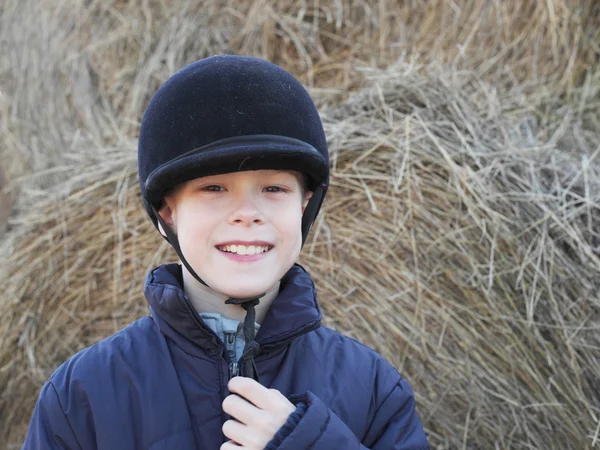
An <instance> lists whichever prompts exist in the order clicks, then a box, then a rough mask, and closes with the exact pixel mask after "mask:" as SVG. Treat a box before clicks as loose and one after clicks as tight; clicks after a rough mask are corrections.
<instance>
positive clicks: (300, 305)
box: [144, 264, 321, 356]
mask: <svg viewBox="0 0 600 450" xmlns="http://www.w3.org/2000/svg"><path fill="white" fill-rule="evenodd" d="M182 286H183V280H182V273H181V266H180V265H179V264H165V265H162V266H160V267H157V268H156V269H154V270H152V271H150V272H149V273H148V276H147V277H146V282H145V284H144V294H145V296H146V299H147V300H148V303H149V305H150V312H151V314H152V318H153V319H154V322H155V323H156V324H157V326H158V327H159V329H160V331H161V332H162V333H163V334H164V335H165V336H168V337H169V338H171V339H172V340H174V341H175V342H176V343H177V344H178V345H179V346H180V347H181V348H182V349H183V350H184V351H186V352H188V353H190V354H194V355H200V354H202V353H203V352H207V353H209V354H211V355H213V356H214V355H216V354H219V353H220V352H221V351H222V349H223V344H222V343H221V341H220V339H219V338H218V337H217V335H216V334H215V333H214V331H213V330H212V329H211V328H210V327H209V326H208V325H207V324H206V323H205V322H204V321H203V320H202V319H201V318H200V316H199V315H198V313H197V312H196V311H195V310H194V308H193V307H192V305H191V302H190V301H189V299H188V298H187V296H186V294H185V292H184V291H183V289H182ZM320 321H321V311H320V309H319V305H318V303H317V297H316V289H315V286H314V284H313V282H312V280H311V278H310V276H309V275H308V273H307V272H306V271H305V270H304V268H303V267H302V266H300V265H299V264H294V265H293V266H292V268H291V269H290V270H289V271H288V272H287V273H286V274H285V275H284V277H283V278H282V279H281V287H280V291H279V294H278V295H277V297H276V298H275V300H273V303H272V304H271V307H270V308H269V311H268V312H267V314H266V316H265V318H264V320H263V323H262V325H261V327H260V330H259V331H258V333H257V335H256V341H257V342H258V343H259V344H260V346H261V348H266V347H271V346H278V345H280V344H283V343H285V342H287V341H288V340H289V339H292V338H293V337H295V336H298V335H300V334H304V333H307V332H308V331H311V330H314V329H316V328H318V327H319V326H320Z"/></svg>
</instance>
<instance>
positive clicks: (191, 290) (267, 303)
mask: <svg viewBox="0 0 600 450" xmlns="http://www.w3.org/2000/svg"><path fill="white" fill-rule="evenodd" d="M181 269H182V273H183V290H184V292H185V293H186V294H187V296H188V297H189V299H190V302H192V305H193V306H194V308H195V309H196V311H197V312H198V314H201V313H205V312H211V313H213V312H216V313H219V314H221V315H222V316H224V317H227V318H229V319H235V320H239V321H240V322H243V321H244V318H245V317H246V310H245V309H244V308H242V307H241V306H240V305H226V304H225V301H227V300H228V299H229V297H228V296H227V295H225V294H221V293H220V292H217V291H215V290H213V289H211V288H209V287H208V286H205V285H203V284H201V283H200V282H199V281H198V280H196V279H195V278H194V277H193V276H192V274H191V273H190V272H189V271H188V270H187V269H186V268H185V266H183V265H182V266H181ZM279 286H280V282H277V284H275V286H273V287H272V288H271V289H269V290H268V291H267V293H266V294H265V296H264V297H262V298H261V299H260V303H259V304H258V305H257V306H256V308H255V311H256V322H257V323H258V324H262V322H263V319H264V318H265V316H266V314H267V311H268V310H269V308H270V307H271V303H273V300H275V297H277V294H278V293H279Z"/></svg>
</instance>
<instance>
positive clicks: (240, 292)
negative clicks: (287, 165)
mask: <svg viewBox="0 0 600 450" xmlns="http://www.w3.org/2000/svg"><path fill="white" fill-rule="evenodd" d="M301 180H302V176H301V175H300V173H298V172H288V171H280V170H257V171H244V172H234V173H227V174H223V175H213V176H207V177H201V178H196V179H195V180H191V181H188V182H186V183H183V184H182V185H181V186H179V187H178V188H177V189H176V190H175V191H174V192H172V193H171V194H169V195H167V196H166V197H165V204H164V206H163V207H162V208H161V209H160V211H159V213H160V215H161V216H162V217H163V219H164V220H165V222H166V223H167V224H169V225H170V226H171V228H172V229H173V231H174V232H175V233H176V234H177V236H178V239H179V244H180V246H181V250H182V252H183V255H184V256H185V259H186V260H187V261H188V263H189V264H190V265H191V266H192V267H193V268H194V270H195V271H196V273H197V274H198V275H199V276H200V278H202V279H203V280H204V282H205V283H206V284H207V285H208V286H210V287H211V288H212V289H214V290H216V291H218V292H221V293H223V294H225V295H228V296H229V297H249V296H252V295H259V294H262V293H264V292H266V291H268V290H269V289H270V288H271V287H273V285H275V283H277V282H278V281H279V280H280V279H281V278H282V277H283V275H285V273H286V272H287V271H288V270H289V268H290V267H291V266H292V265H293V264H294V263H295V262H296V260H297V258H298V255H299V254H300V249H301V247H302V232H301V224H302V214H303V212H304V209H305V208H306V205H307V204H308V201H309V200H310V197H311V196H312V192H306V193H305V194H304V195H303V193H302V190H303V186H302V181H301ZM251 246H252V247H251ZM265 250H266V251H265ZM251 253H254V254H251Z"/></svg>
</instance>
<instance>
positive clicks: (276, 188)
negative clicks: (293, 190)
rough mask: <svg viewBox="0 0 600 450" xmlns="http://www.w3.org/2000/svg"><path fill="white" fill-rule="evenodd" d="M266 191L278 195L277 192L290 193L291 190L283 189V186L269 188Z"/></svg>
mask: <svg viewBox="0 0 600 450" xmlns="http://www.w3.org/2000/svg"><path fill="white" fill-rule="evenodd" d="M265 190H266V191H267V192H271V193H276V192H284V193H287V192H289V190H288V189H285V188H282V187H281V186H267V187H266V188H265Z"/></svg>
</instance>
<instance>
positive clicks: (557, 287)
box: [0, 64, 600, 449]
mask: <svg viewBox="0 0 600 450" xmlns="http://www.w3.org/2000/svg"><path fill="white" fill-rule="evenodd" d="M446 73H447V72H446V71H444V70H437V69H436V68H435V67H425V68H418V67H414V66H407V65H403V64H401V65H399V66H397V67H394V68H392V69H391V70H390V71H387V72H371V71H367V73H366V74H365V76H366V78H367V79H368V80H369V83H370V84H369V86H367V87H366V88H365V89H364V90H362V91H361V92H359V93H357V94H356V95H354V96H352V97H351V98H350V99H349V100H348V102H346V103H345V104H343V105H341V106H339V107H332V108H329V109H325V110H323V111H322V114H323V118H324V122H325V127H326V132H327V135H328V136H329V145H330V152H331V161H332V170H333V177H332V187H331V191H330V195H329V197H328V200H327V202H326V204H325V205H324V210H323V214H322V215H321V216H320V218H319V220H318V222H317V223H316V224H315V228H314V231H313V233H312V234H311V238H310V240H309V241H308V242H307V245H306V246H305V249H304V251H303V254H302V257H301V262H302V263H303V264H304V265H306V266H307V268H308V269H309V271H310V273H311V274H312V276H313V277H314V279H315V282H316V284H317V287H318V291H319V295H320V303H321V305H322V307H323V310H324V312H325V315H326V324H327V325H329V326H332V327H334V328H336V329H338V330H340V331H342V332H344V333H347V334H349V335H351V336H353V337H356V338H358V339H360V340H361V341H363V342H365V343H366V344H367V345H370V346H373V347H375V348H376V349H377V350H378V351H379V352H381V353H382V354H383V355H384V356H385V357H386V358H388V359H389V360H390V361H392V362H393V363H394V364H395V365H396V366H397V367H398V368H399V370H400V371H401V373H402V374H403V375H404V376H405V377H406V378H408V379H409V380H410V381H411V383H412V384H413V387H414V389H415V393H416V396H417V401H418V410H419V412H420V415H421V418H422V420H423V423H424V425H425V427H426V432H427V434H428V436H429V438H430V441H431V443H432V444H433V445H434V446H436V447H437V448H494V447H495V448H515V449H519V448H523V449H525V448H564V449H571V448H572V449H581V448H591V446H592V445H594V444H595V442H596V441H597V438H598V429H597V426H598V421H599V417H600V409H599V406H600V398H599V395H598V389H597V387H598V375H597V374H598V373H599V370H600V367H599V363H598V361H600V359H599V357H600V354H599V349H600V342H599V340H600V333H599V332H598V329H599V328H598V327H599V325H600V323H599V319H600V317H599V314H598V313H599V311H598V308H599V306H600V299H599V297H598V295H599V292H600V289H599V286H598V282H597V280H598V271H599V269H600V261H599V257H600V255H599V251H598V247H599V243H598V232H599V230H598V228H597V227H598V223H600V221H599V210H598V207H599V204H600V202H599V200H600V199H599V192H600V190H599V187H600V186H598V184H599V181H598V180H600V177H599V175H600V165H599V163H598V159H597V158H598V153H599V152H600V133H598V131H597V130H595V131H594V130H583V135H584V136H587V138H586V139H587V140H586V142H587V144H590V145H591V144H594V145H595V146H596V147H595V148H594V150H593V151H592V152H587V151H586V149H585V148H583V147H582V148H578V147H573V148H569V149H567V148H563V147H562V142H563V141H564V140H569V139H570V135H569V130H572V129H573V124H572V123H570V122H569V121H570V120H573V119H569V117H564V118H563V126H562V128H560V127H555V125H556V124H555V123H549V126H550V125H551V126H552V127H554V131H555V132H554V134H553V135H552V136H553V138H552V139H545V136H547V135H548V134H549V130H545V129H539V128H538V127H537V126H536V125H535V118H534V117H531V116H529V115H526V114H521V116H519V115H518V114H517V112H515V109H514V104H513V103H509V104H508V105H504V104H503V103H502V100H503V99H502V98H501V97H498V96H496V97H494V96H492V95H490V88H489V87H488V86H487V85H485V84H484V83H479V82H477V83H474V82H472V81H469V80H472V77H471V76H468V77H467V81H465V80H461V79H458V78H456V77H452V76H448V75H446ZM424 74H425V75H424ZM597 94H598V92H597V91H595V92H591V93H590V92H589V91H587V94H586V91H582V93H581V95H582V98H581V102H580V104H582V105H584V106H582V108H583V110H582V112H584V113H585V110H586V108H587V107H588V106H586V105H591V106H590V107H592V106H594V105H595V104H597V98H598V97H597ZM584 95H593V97H591V98H583V96H584ZM548 120H549V119H548ZM555 120H556V119H555ZM121 142H122V146H115V147H107V148H91V149H87V151H85V152H83V153H82V152H80V151H76V152H72V153H69V154H67V155H65V160H66V163H65V165H64V167H61V168H58V169H57V170H60V174H61V175H62V178H63V180H64V181H63V182H62V183H59V184H55V185H54V186H53V187H52V188H51V189H48V190H46V191H41V192H38V191H32V192H27V195H28V196H29V197H30V203H29V205H30V207H29V210H28V211H27V213H25V212H24V213H23V214H21V215H20V216H19V217H17V218H15V219H13V222H12V225H13V230H12V231H11V232H10V233H9V234H7V238H8V239H6V240H5V241H4V242H3V243H2V247H1V248H0V254H3V255H8V256H7V258H6V260H5V261H3V262H2V263H0V278H1V279H2V280H3V286H5V290H4V292H3V294H2V295H3V297H2V298H1V299H0V301H1V302H2V304H3V311H4V314H3V315H2V316H1V317H0V330H2V333H0V386H4V387H5V389H4V390H3V393H2V396H1V397H0V415H1V416H2V417H3V422H2V425H1V427H2V428H1V429H0V436H2V439H4V440H5V442H6V447H7V448H18V446H19V444H20V442H21V440H22V439H23V436H24V433H25V432H26V428H27V423H28V420H29V418H30V414H31V410H32V407H33V404H34V401H35V398H36V396H37V393H38V391H39V388H40V386H41V384H42V383H43V382H44V381H45V380H46V379H47V377H48V376H49V375H50V373H51V372H52V370H53V369H54V368H55V367H56V366H57V365H58V364H60V363H61V362H63V361H64V360H65V359H66V358H67V357H69V356H70V355H71V354H73V353H74V352H75V351H77V350H78V349H80V348H83V347H85V346H88V345H91V344H93V343H95V342H97V341H98V340H100V339H102V338H103V337H106V336H108V335H110V334H112V333H114V332H116V331H118V330H119V329H121V328H122V327H123V326H125V325H126V324H128V323H130V322H131V321H133V320H134V319H135V318H137V317H140V316H142V315H146V314H147V306H146V302H145V300H144V299H143V297H142V293H141V287H142V282H143V279H144V276H145V274H146V272H147V270H149V269H150V268H152V267H154V266H156V265H158V264H160V263H162V262H165V261H173V260H175V259H176V258H175V255H174V253H173V252H172V251H171V250H170V249H169V248H168V246H167V245H166V243H165V242H164V241H163V240H162V239H161V238H160V236H159V235H158V233H156V231H155V230H154V229H153V228H152V226H151V224H150V222H149V220H148V218H147V217H146V215H145V212H144V211H143V208H142V207H141V202H140V199H139V192H138V185H137V180H136V167H135V151H134V148H135V140H126V139H125V138H121ZM83 154H86V155H97V156H91V157H87V156H86V157H82V155H83Z"/></svg>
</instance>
